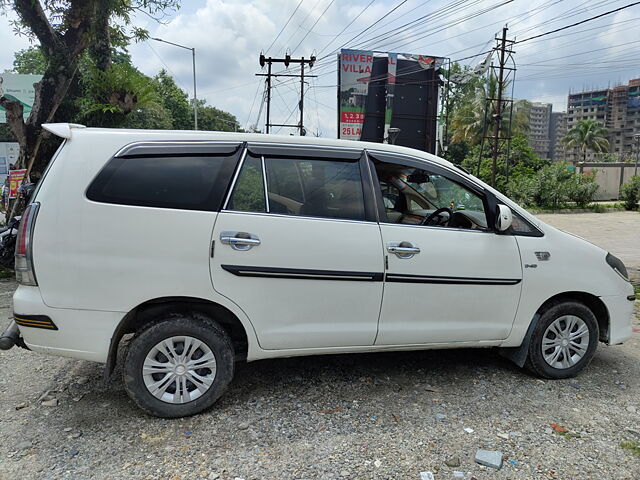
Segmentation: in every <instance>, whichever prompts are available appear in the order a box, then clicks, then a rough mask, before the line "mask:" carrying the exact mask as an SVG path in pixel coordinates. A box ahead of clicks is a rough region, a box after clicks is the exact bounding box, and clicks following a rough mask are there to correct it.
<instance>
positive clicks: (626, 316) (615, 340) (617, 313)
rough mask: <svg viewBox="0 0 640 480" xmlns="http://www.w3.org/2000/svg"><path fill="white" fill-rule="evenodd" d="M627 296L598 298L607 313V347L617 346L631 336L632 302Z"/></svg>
mask: <svg viewBox="0 0 640 480" xmlns="http://www.w3.org/2000/svg"><path fill="white" fill-rule="evenodd" d="M630 296H631V295H629V294H623V295H610V296H609V295H608V296H603V297H600V300H602V301H603V302H604V304H605V306H606V307H607V310H608V311H609V335H608V339H607V344H608V345H618V344H620V343H623V342H625V341H627V340H629V339H630V338H631V335H632V334H633V327H632V323H633V316H634V303H635V302H634V301H633V300H630V299H629V297H630Z"/></svg>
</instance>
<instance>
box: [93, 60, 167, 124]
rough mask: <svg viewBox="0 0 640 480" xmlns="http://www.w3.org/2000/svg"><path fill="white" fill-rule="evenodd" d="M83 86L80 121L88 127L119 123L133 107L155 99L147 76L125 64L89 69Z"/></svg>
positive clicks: (141, 105)
mask: <svg viewBox="0 0 640 480" xmlns="http://www.w3.org/2000/svg"><path fill="white" fill-rule="evenodd" d="M84 87H85V97H84V99H83V107H84V108H83V117H84V120H83V123H85V124H86V125H89V126H102V127H111V126H119V125H120V124H122V122H123V121H124V116H125V115H126V114H128V113H129V112H131V111H132V110H133V109H134V108H136V107H137V108H142V107H144V106H145V105H147V104H149V103H151V102H153V101H154V100H155V90H154V88H153V82H152V81H151V79H150V78H148V77H146V76H145V75H143V74H142V73H140V72H139V71H138V70H137V69H136V68H135V67H133V66H132V65H131V64H129V63H118V64H113V65H111V66H110V67H109V68H108V69H107V70H106V71H102V70H100V69H98V68H91V69H90V71H89V75H88V76H87V78H86V82H85V85H84Z"/></svg>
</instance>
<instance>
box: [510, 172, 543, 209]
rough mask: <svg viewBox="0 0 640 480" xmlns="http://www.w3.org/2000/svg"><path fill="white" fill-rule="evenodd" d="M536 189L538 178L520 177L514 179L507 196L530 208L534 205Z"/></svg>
mask: <svg viewBox="0 0 640 480" xmlns="http://www.w3.org/2000/svg"><path fill="white" fill-rule="evenodd" d="M535 189H536V178H535V177H533V176H526V175H520V176H517V177H513V178H512V179H511V181H510V182H509V189H508V192H507V195H509V198H511V200H513V201H514V202H516V203H517V204H518V205H521V206H523V207H530V206H532V205H533V204H534V193H535Z"/></svg>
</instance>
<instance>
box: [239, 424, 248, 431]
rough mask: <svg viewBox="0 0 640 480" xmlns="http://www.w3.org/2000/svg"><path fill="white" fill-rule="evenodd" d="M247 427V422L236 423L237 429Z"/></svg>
mask: <svg viewBox="0 0 640 480" xmlns="http://www.w3.org/2000/svg"><path fill="white" fill-rule="evenodd" d="M247 428H249V424H248V423H247V422H241V423H239V424H238V430H246V429H247Z"/></svg>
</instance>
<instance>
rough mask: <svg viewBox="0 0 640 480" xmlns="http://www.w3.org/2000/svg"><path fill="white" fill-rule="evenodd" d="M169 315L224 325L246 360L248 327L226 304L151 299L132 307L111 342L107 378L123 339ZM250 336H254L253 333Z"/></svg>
mask: <svg viewBox="0 0 640 480" xmlns="http://www.w3.org/2000/svg"><path fill="white" fill-rule="evenodd" d="M167 313H185V314H190V315H196V316H198V315H203V316H206V317H209V318H211V319H213V320H215V321H216V322H218V323H219V324H220V326H221V327H222V328H223V329H224V330H225V331H226V332H227V334H228V335H229V337H230V338H231V341H232V343H233V348H234V351H235V358H236V361H240V360H246V358H247V353H248V348H249V336H248V333H249V332H248V331H247V327H246V326H245V325H244V324H243V323H242V321H241V320H240V318H238V316H237V315H236V314H235V313H233V312H232V311H231V310H230V309H229V308H227V307H225V306H224V305H222V304H220V303H217V302H214V301H212V300H208V299H204V298H197V297H182V296H168V297H159V298H154V299H151V300H147V301H145V302H143V303H141V304H140V305H137V306H136V307H134V308H132V309H131V310H130V311H129V312H128V313H127V314H126V315H125V316H124V317H123V318H122V320H121V321H120V323H119V324H118V326H117V327H116V329H115V331H114V333H113V336H112V337H111V342H110V344H109V353H108V356H107V363H106V368H105V375H106V376H109V375H111V373H112V372H113V370H114V368H115V366H116V363H117V359H118V350H119V347H120V343H121V340H122V338H123V337H124V336H125V335H127V334H131V333H135V332H137V331H139V330H140V329H141V328H143V327H145V326H147V325H150V324H152V323H154V321H156V319H157V318H158V317H160V316H161V315H164V314H167ZM250 333H253V332H252V331H250Z"/></svg>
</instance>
